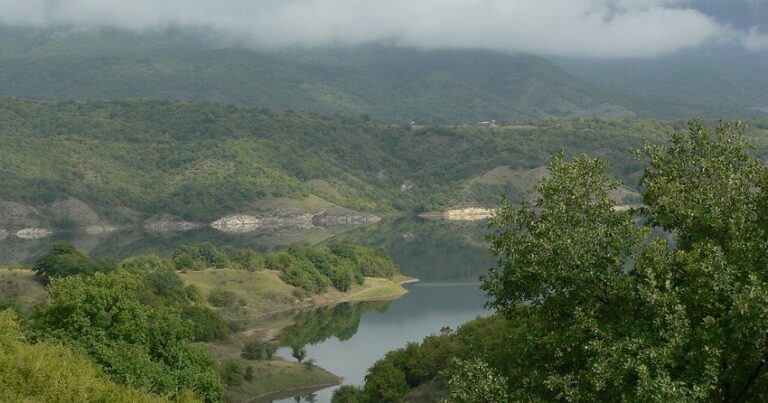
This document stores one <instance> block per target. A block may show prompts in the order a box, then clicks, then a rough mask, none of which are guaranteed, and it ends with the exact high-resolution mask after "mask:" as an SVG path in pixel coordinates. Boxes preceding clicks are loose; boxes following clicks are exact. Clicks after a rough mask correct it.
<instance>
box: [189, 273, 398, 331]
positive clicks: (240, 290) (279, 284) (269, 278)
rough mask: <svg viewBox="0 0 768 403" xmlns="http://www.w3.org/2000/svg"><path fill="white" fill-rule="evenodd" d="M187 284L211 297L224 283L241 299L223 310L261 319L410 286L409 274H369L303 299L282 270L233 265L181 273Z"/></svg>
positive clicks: (385, 296) (379, 296)
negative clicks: (387, 276) (360, 282)
mask: <svg viewBox="0 0 768 403" xmlns="http://www.w3.org/2000/svg"><path fill="white" fill-rule="evenodd" d="M181 277H182V278H183V279H184V282H186V283H187V284H194V285H195V286H196V287H197V288H198V289H200V291H201V292H202V294H203V296H204V297H206V298H207V296H208V294H209V293H210V291H211V290H212V289H213V288H215V287H222V288H225V289H227V290H229V291H232V292H234V293H235V294H237V296H238V299H239V300H240V301H241V303H240V304H239V305H238V306H235V307H231V308H223V311H222V313H223V314H224V315H226V316H228V317H230V318H235V319H257V318H261V317H265V316H269V315H273V314H275V313H278V312H282V311H288V310H294V309H302V308H304V309H305V308H309V307H314V306H321V305H330V304H336V303H340V302H351V301H373V300H390V299H396V298H398V297H400V296H402V295H403V294H404V293H405V292H406V290H405V288H403V287H402V286H401V285H400V284H398V282H399V281H403V279H404V278H405V276H399V277H398V278H396V279H395V281H393V280H386V279H381V278H372V277H367V278H366V279H365V284H363V285H362V286H354V287H353V288H352V289H351V290H350V291H348V292H340V291H338V290H335V289H330V290H329V291H327V292H325V293H323V294H320V295H316V296H314V297H312V298H309V299H305V300H299V299H298V298H297V297H296V296H295V295H294V291H295V290H296V288H295V287H293V286H290V285H288V284H286V283H284V282H283V281H282V280H280V275H279V273H278V272H276V271H273V270H261V271H256V272H247V271H242V270H231V269H207V270H200V271H189V272H185V273H181Z"/></svg>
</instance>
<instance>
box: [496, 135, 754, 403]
mask: <svg viewBox="0 0 768 403" xmlns="http://www.w3.org/2000/svg"><path fill="white" fill-rule="evenodd" d="M743 133H744V129H743V126H741V125H740V124H736V125H728V124H720V125H719V126H718V127H717V128H716V130H715V132H714V134H711V133H710V131H709V130H707V129H706V128H705V127H704V126H703V125H702V124H701V123H700V122H692V123H691V124H690V126H689V130H688V132H687V133H675V134H673V135H672V141H671V143H670V144H669V145H654V144H647V145H646V146H645V148H644V149H643V152H642V153H641V155H645V156H646V157H647V158H648V159H649V163H648V167H647V168H646V170H645V173H644V175H643V178H642V185H643V186H644V188H645V195H644V197H643V200H644V202H645V204H646V207H645V208H644V209H642V210H641V211H637V212H634V211H618V210H616V209H614V206H613V205H614V202H613V200H612V199H611V197H610V196H609V192H610V191H611V190H613V189H616V187H617V186H618V183H616V182H614V181H611V180H609V179H608V177H607V173H606V172H607V169H606V165H605V164H604V163H602V162H601V161H598V160H595V159H591V158H588V157H586V156H580V157H577V158H576V159H574V160H573V162H570V163H569V162H566V161H565V159H564V157H563V156H562V155H559V156H557V157H555V158H554V159H553V160H552V163H551V164H550V171H551V176H550V177H549V178H547V179H545V180H543V181H542V182H541V183H540V184H539V185H538V187H537V190H538V193H539V196H538V197H537V198H536V200H535V201H534V202H533V203H532V204H531V203H521V204H520V205H519V206H513V205H510V204H506V205H505V206H503V207H502V208H501V210H500V211H499V213H498V215H497V216H496V217H495V219H494V220H493V221H492V223H491V228H492V229H493V230H494V232H493V235H491V237H490V238H491V242H492V247H491V250H492V252H493V253H494V254H495V255H496V256H497V257H498V260H499V265H498V267H497V268H495V269H493V270H491V271H490V273H489V274H488V276H486V277H485V278H484V281H483V287H484V289H485V290H486V291H487V292H488V294H489V296H491V298H492V305H493V306H494V307H496V308H497V309H498V310H499V311H500V312H501V313H503V314H504V315H506V316H507V317H509V318H511V319H516V320H517V319H521V318H526V320H527V321H526V323H527V326H526V328H525V329H524V331H519V332H513V333H512V334H510V340H509V345H510V346H516V347H515V348H516V351H518V352H519V354H521V355H522V356H521V357H519V360H518V363H519V365H520V368H516V369H515V371H514V372H515V374H516V375H517V377H513V376H510V377H509V380H510V392H511V393H512V394H513V395H512V396H511V399H512V400H555V399H567V400H587V401H617V400H639V401H725V402H742V401H747V400H749V401H763V400H765V399H766V398H768V374H766V369H767V368H766V366H767V365H766V363H768V337H767V336H766V335H768V277H767V276H766V275H765V267H768V245H766V242H765V239H767V238H768V225H767V224H768V186H767V185H768V171H766V169H765V168H764V167H762V166H761V164H760V163H759V162H758V161H757V160H755V159H754V158H752V157H750V156H749V153H748V150H749V145H748V144H747V142H746V141H745V140H744V135H743ZM637 219H639V221H638V220H637ZM653 226H660V227H662V228H664V230H666V231H667V235H666V236H664V237H651V236H650V235H649V234H650V228H652V227H653Z"/></svg>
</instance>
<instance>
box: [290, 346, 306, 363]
mask: <svg viewBox="0 0 768 403" xmlns="http://www.w3.org/2000/svg"><path fill="white" fill-rule="evenodd" d="M291 357H293V358H295V359H296V361H298V362H301V361H302V360H304V359H305V358H307V350H306V349H305V348H304V347H301V346H291Z"/></svg>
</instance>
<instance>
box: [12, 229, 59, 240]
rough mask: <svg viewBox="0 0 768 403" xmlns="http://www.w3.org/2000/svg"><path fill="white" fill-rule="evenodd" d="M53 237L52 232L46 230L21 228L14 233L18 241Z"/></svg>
mask: <svg viewBox="0 0 768 403" xmlns="http://www.w3.org/2000/svg"><path fill="white" fill-rule="evenodd" d="M51 235H53V231H52V230H50V229H48V228H22V229H20V230H18V231H16V237H17V238H19V239H28V240H31V239H42V238H48V237H49V236H51Z"/></svg>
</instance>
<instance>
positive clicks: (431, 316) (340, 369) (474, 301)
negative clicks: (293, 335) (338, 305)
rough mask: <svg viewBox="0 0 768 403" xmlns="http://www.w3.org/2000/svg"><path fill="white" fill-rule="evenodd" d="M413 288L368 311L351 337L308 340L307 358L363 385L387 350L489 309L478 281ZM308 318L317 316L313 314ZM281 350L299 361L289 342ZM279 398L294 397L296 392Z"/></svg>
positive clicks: (327, 393)
mask: <svg viewBox="0 0 768 403" xmlns="http://www.w3.org/2000/svg"><path fill="white" fill-rule="evenodd" d="M408 289H409V291H410V292H409V293H408V294H406V295H405V296H403V297H402V298H400V299H399V300H396V301H393V302H392V303H391V304H389V306H388V307H387V309H385V310H382V311H378V310H373V311H368V312H366V313H364V314H363V315H362V318H361V319H360V320H359V324H357V326H355V328H356V329H357V332H356V333H354V335H353V336H352V337H349V338H347V336H349V334H346V333H343V332H342V333H341V334H342V335H343V336H344V339H341V338H339V337H338V336H333V337H327V338H325V339H324V341H322V342H318V343H316V344H314V345H312V344H310V345H307V346H306V350H307V358H309V359H314V360H315V361H316V363H317V365H319V366H321V367H323V368H325V369H327V370H328V371H331V372H332V373H334V374H337V375H340V376H342V377H344V383H345V384H353V385H362V384H363V383H364V377H365V374H366V372H367V371H368V368H370V367H371V365H373V363H374V362H376V361H377V360H379V359H380V358H382V357H383V356H384V354H386V353H387V352H388V351H391V350H394V349H397V348H401V347H405V345H406V344H408V343H409V342H417V341H421V340H422V339H423V338H424V337H426V336H428V335H430V334H436V333H439V332H440V329H442V328H444V327H446V326H447V327H450V328H452V329H455V328H457V327H458V326H460V325H461V324H462V323H465V322H467V321H469V320H472V319H474V318H476V317H477V316H479V315H485V314H487V313H488V311H486V310H485V309H484V308H483V305H484V303H485V301H486V297H485V294H484V293H483V292H482V290H480V287H479V284H478V283H477V282H475V283H418V284H412V285H409V286H408ZM353 311H354V310H351V312H353ZM316 312H317V311H316ZM339 312H343V311H339ZM321 315H324V313H322V314H321ZM308 320H309V321H313V320H315V319H310V318H309V317H308ZM339 320H340V319H339ZM340 321H343V320H340ZM350 321H354V319H351V320H350ZM295 326H296V327H297V328H299V327H302V326H303V324H302V322H297V323H296V325H295ZM308 327H311V325H310V326H308ZM326 334H327V333H326ZM318 335H319V333H318ZM318 338H322V337H318ZM277 354H278V355H279V356H281V357H283V358H285V359H286V360H291V361H294V359H293V358H292V357H291V349H290V348H287V347H285V348H281V349H280V350H278V352H277ZM335 389H336V388H328V389H323V390H320V391H318V392H316V397H315V398H316V399H317V400H316V401H318V402H329V401H330V399H331V396H332V395H333V391H334V390H335ZM276 401H278V402H281V403H291V402H293V401H294V398H289V399H282V400H276Z"/></svg>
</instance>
